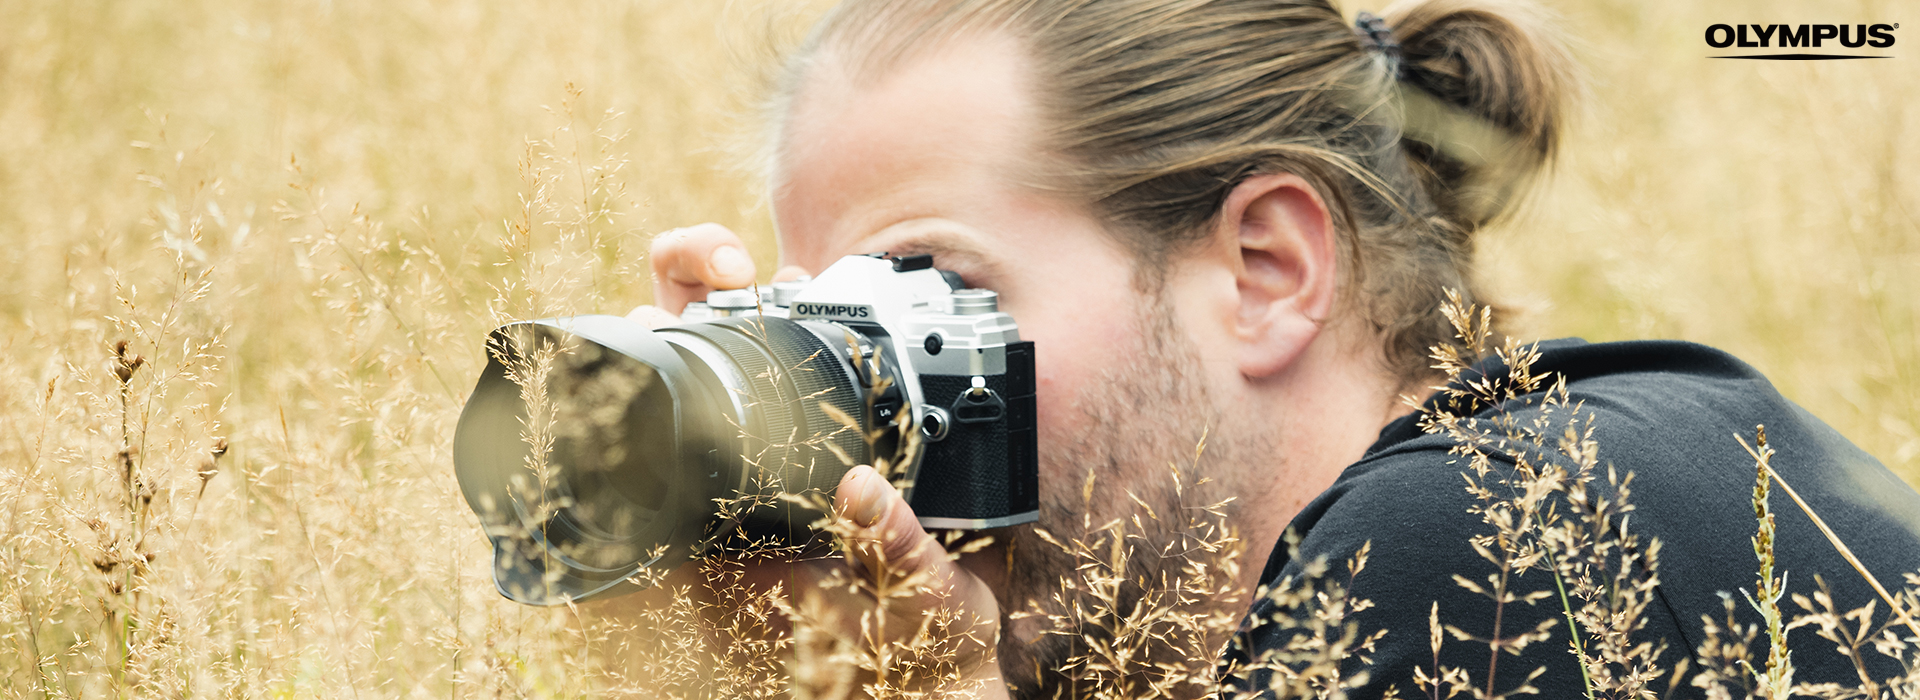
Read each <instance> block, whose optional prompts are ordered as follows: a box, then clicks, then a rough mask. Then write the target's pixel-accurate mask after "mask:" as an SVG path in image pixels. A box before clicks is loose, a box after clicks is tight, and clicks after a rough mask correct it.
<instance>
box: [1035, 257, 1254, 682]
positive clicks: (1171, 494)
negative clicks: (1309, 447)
mask: <svg viewBox="0 0 1920 700" xmlns="http://www.w3.org/2000/svg"><path fill="white" fill-rule="evenodd" d="M1136 313H1137V315H1138V320H1139V324H1140V325H1139V327H1140V328H1141V329H1142V333H1141V334H1140V338H1139V340H1138V342H1137V344H1136V346H1135V347H1134V348H1132V350H1133V352H1131V353H1124V354H1121V355H1119V357H1121V358H1127V361H1123V362H1121V363H1117V364H1118V368H1117V369H1114V370H1110V371H1108V372H1106V373H1105V374H1104V376H1102V377H1101V381H1099V382H1098V383H1097V384H1096V385H1095V386H1093V387H1091V388H1089V389H1086V390H1084V391H1082V392H1081V393H1080V395H1079V397H1078V398H1077V400H1076V401H1075V403H1074V406H1073V410H1075V411H1077V412H1079V413H1080V414H1082V416H1083V425H1085V426H1086V427H1085V429H1084V430H1083V431H1082V432H1081V433H1080V434H1078V435H1072V436H1050V437H1052V440H1050V442H1052V443H1053V444H1054V445H1055V446H1054V447H1052V448H1051V449H1048V448H1046V447H1043V448H1042V451H1041V466H1040V469H1041V474H1042V475H1043V477H1042V478H1043V479H1048V481H1047V483H1046V484H1045V485H1044V486H1043V487H1042V488H1041V494H1042V496H1041V499H1040V521H1039V523H1038V525H1037V526H1038V527H1039V528H1043V529H1045V530H1046V531H1047V532H1049V533H1052V534H1053V535H1054V536H1055V539H1056V540H1058V541H1061V542H1073V541H1074V540H1075V539H1081V540H1082V541H1086V539H1085V538H1086V536H1087V535H1088V534H1089V530H1092V529H1098V528H1100V527H1101V526H1102V525H1105V524H1107V523H1109V522H1112V521H1114V520H1120V519H1128V522H1129V525H1131V523H1132V522H1133V517H1134V516H1135V515H1136V514H1137V515H1139V516H1140V517H1139V518H1138V523H1139V528H1138V529H1137V530H1129V532H1130V534H1137V535H1139V537H1140V538H1139V539H1134V540H1130V541H1129V544H1130V545H1131V547H1132V552H1133V554H1132V556H1129V557H1127V560H1126V572H1125V574H1126V579H1127V580H1132V581H1162V580H1166V579H1163V576H1165V577H1174V576H1179V575H1181V572H1180V571H1178V567H1180V565H1181V564H1183V563H1184V562H1185V561H1187V560H1186V559H1183V558H1162V557H1161V556H1160V555H1159V553H1160V552H1163V551H1174V550H1170V549H1169V547H1170V546H1173V545H1176V544H1178V543H1180V541H1181V540H1182V538H1184V537H1187V536H1189V535H1190V534H1191V533H1190V532H1189V529H1188V527H1187V523H1188V514H1189V513H1191V512H1192V511H1191V509H1193V508H1197V507H1205V506H1210V505H1213V504H1216V503H1219V502H1221V501H1222V500H1224V499H1225V498H1227V497H1228V496H1229V495H1230V494H1232V493H1235V492H1238V491H1240V489H1238V488H1236V486H1237V482H1238V481H1239V480H1240V479H1242V478H1244V477H1242V476H1239V475H1245V474H1252V473H1257V472H1259V471H1264V470H1266V469H1269V468H1271V467H1272V466H1274V465H1268V464H1262V463H1261V462H1277V460H1278V458H1279V452H1278V451H1277V450H1276V449H1274V447H1275V445H1274V440H1273V439H1272V437H1271V436H1270V435H1268V434H1267V433H1266V432H1265V431H1263V430H1260V429H1259V428H1260V427H1261V426H1260V425H1259V422H1258V421H1257V417H1250V416H1238V415H1232V413H1231V411H1225V410H1222V409H1221V408H1220V407H1217V406H1215V404H1214V402H1213V399H1212V398H1211V397H1210V395H1209V392H1208V391H1207V387H1206V386H1205V385H1204V383H1203V382H1201V381H1199V380H1198V379H1197V378H1196V377H1195V376H1193V375H1195V374H1197V373H1198V368H1199V357H1198V353H1196V352H1195V351H1194V348H1193V347H1192V345H1191V344H1190V343H1187V342H1185V341H1184V339H1185V335H1184V334H1182V333H1181V332H1180V329H1179V328H1178V325H1177V322H1176V319H1175V316H1174V315H1173V313H1172V309H1171V308H1170V307H1169V306H1168V304H1167V303H1166V300H1165V298H1164V295H1162V294H1155V295H1148V296H1147V297H1146V299H1145V300H1144V301H1143V303H1142V304H1141V305H1140V307H1139V308H1138V310H1137V311H1136ZM1250 419H1251V420H1250ZM1203 437H1204V439H1205V452H1204V455H1202V456H1201V458H1200V459H1199V461H1198V465H1197V467H1198V468H1197V469H1195V468H1194V467H1195V466H1196V465H1195V464H1194V461H1195V459H1194V458H1195V453H1194V450H1195V447H1196V446H1197V445H1199V444H1200V442H1201V440H1202V439H1203ZM1175 464H1178V465H1181V466H1182V467H1183V468H1184V470H1185V473H1184V474H1183V475H1182V476H1181V481H1182V482H1184V483H1185V484H1186V486H1185V488H1184V493H1181V492H1180V491H1179V490H1177V489H1176V486H1175V481H1174V475H1173V473H1172V468H1173V465H1175ZM1090 470H1091V472H1092V477H1093V479H1094V483H1093V487H1092V496H1091V498H1084V499H1083V497H1082V489H1081V486H1082V484H1083V483H1084V481H1083V480H1084V479H1086V478H1087V477H1088V476H1089V471H1090ZM1203 477H1206V478H1210V479H1211V480H1210V481H1208V482H1207V483H1204V484H1195V483H1194V482H1196V481H1200V480H1201V478H1203ZM1128 493H1132V495H1133V496H1135V497H1137V498H1139V499H1140V500H1141V501H1143V502H1145V503H1146V504H1147V506H1148V507H1149V508H1150V509H1151V510H1152V511H1153V513H1154V514H1156V515H1157V516H1158V517H1146V514H1145V513H1144V512H1142V510H1141V509H1140V507H1139V506H1138V505H1136V504H1134V503H1133V501H1132V499H1129V498H1128V497H1127V494H1128ZM1240 505H1242V504H1237V503H1236V504H1231V505H1230V506H1229V510H1228V511H1227V512H1228V513H1229V514H1230V513H1231V512H1232V510H1231V509H1232V508H1234V507H1237V506H1240ZM1007 539H1008V542H1009V544H1008V555H1007V556H1008V564H1009V566H1008V579H1007V589H1006V591H1004V597H1003V598H1002V599H1001V608H1002V610H1003V619H1002V622H1001V630H1002V634H1001V642H1000V648H999V656H1000V667H1001V670H1002V673H1003V675H1004V676H1005V677H1006V678H1007V679H1008V680H1009V681H1010V682H1011V683H1012V684H1013V688H1014V695H1015V697H1017V698H1056V697H1078V696H1079V695H1082V694H1084V692H1076V691H1085V690H1087V689H1086V688H1076V685H1079V684H1080V682H1079V681H1077V680H1076V678H1075V677H1074V674H1072V673H1071V672H1066V671H1063V670H1062V669H1063V667H1064V666H1066V665H1067V664H1068V663H1069V662H1071V661H1073V660H1075V659H1076V658H1079V659H1085V658H1086V656H1087V653H1088V651H1089V650H1090V646H1089V644H1088V643H1087V642H1086V640H1085V639H1084V638H1083V637H1082V635H1086V634H1092V635H1095V638H1096V639H1099V638H1100V637H1099V636H1098V635H1101V634H1102V632H1101V631H1100V630H1099V629H1097V627H1096V626H1094V625H1088V624H1085V623H1086V622H1087V621H1086V620H1073V619H1068V620H1067V623H1068V624H1070V625H1073V627H1071V628H1067V629H1060V628H1059V625H1055V624H1052V623H1050V622H1049V621H1048V618H1047V615H1049V614H1053V615H1068V612H1067V611H1068V610H1069V609H1070V607H1069V606H1070V604H1071V603H1072V602H1073V601H1074V598H1075V597H1081V598H1084V597H1085V594H1084V593H1082V592H1080V591H1078V590H1070V589H1068V588H1067V586H1066V585H1065V581H1066V579H1067V577H1073V576H1080V575H1081V573H1080V571H1078V570H1077V569H1078V568H1079V567H1080V566H1081V565H1082V564H1084V563H1086V562H1087V560H1086V559H1085V558H1081V557H1076V556H1075V555H1074V553H1072V552H1068V551H1065V550H1063V549H1061V547H1059V546H1056V545H1054V544H1052V543H1049V542H1047V541H1046V540H1044V539H1042V538H1041V537H1040V535H1039V533H1038V532H1036V531H1035V529H1034V528H1015V529H1014V530H1013V532H1012V533H1011V534H1010V535H1008V536H1007ZM1256 548H1257V544H1256ZM1095 554H1096V555H1104V554H1105V552H1098V553H1095ZM1139 595H1140V591H1138V590H1133V591H1129V592H1126V593H1125V594H1124V597H1123V600H1122V601H1121V602H1122V608H1121V610H1120V611H1119V612H1118V615H1119V616H1124V615H1126V614H1127V613H1128V612H1130V610H1129V608H1131V606H1132V604H1133V603H1135V602H1137V601H1138V600H1139ZM1087 602H1091V601H1087ZM1216 604H1218V603H1216ZM1083 609H1084V608H1083ZM1234 612H1236V613H1237V612H1238V611H1237V610H1236V611H1234ZM1216 636H1220V640H1221V641H1224V639H1225V637H1224V636H1223V635H1216ZM1145 651H1147V652H1148V654H1147V655H1146V658H1144V659H1143V663H1142V665H1143V666H1144V665H1147V664H1151V663H1154V662H1164V663H1168V664H1172V665H1173V666H1174V667H1178V668H1188V669H1196V670H1198V669H1204V668H1210V667H1211V665H1212V664H1213V662H1214V661H1215V660H1216V659H1214V658H1202V659H1192V658H1155V657H1156V656H1157V657H1166V656H1168V655H1169V654H1170V653H1171V650H1169V649H1167V648H1164V647H1162V648H1158V649H1153V648H1149V649H1146V650H1145ZM1209 651H1210V652H1217V651H1218V650H1217V649H1213V648H1211V647H1209ZM1215 655H1217V654H1215ZM1182 687H1190V688H1193V689H1194V690H1195V691H1196V693H1199V692H1200V691H1203V690H1205V689H1204V688H1202V687H1200V686H1195V685H1183V686H1182Z"/></svg>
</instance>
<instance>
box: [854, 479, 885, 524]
mask: <svg viewBox="0 0 1920 700" xmlns="http://www.w3.org/2000/svg"><path fill="white" fill-rule="evenodd" d="M861 481H862V483H861V484H860V499H859V502H858V503H856V504H854V513H853V520H854V522H857V523H860V526H861V527H873V526H874V525H877V524H879V523H880V517H881V516H883V515H886V514H887V503H888V500H889V498H888V497H890V496H892V495H893V494H892V491H893V485H892V484H889V483H887V480H886V479H883V478H881V477H880V475H879V474H877V473H876V474H870V475H868V476H867V477H866V478H864V479H861Z"/></svg>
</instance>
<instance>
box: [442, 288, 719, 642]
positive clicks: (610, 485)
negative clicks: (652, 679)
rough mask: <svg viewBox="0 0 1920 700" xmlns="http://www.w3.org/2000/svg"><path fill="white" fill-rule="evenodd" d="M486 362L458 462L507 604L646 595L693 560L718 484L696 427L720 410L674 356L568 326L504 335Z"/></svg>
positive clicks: (459, 438)
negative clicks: (658, 578)
mask: <svg viewBox="0 0 1920 700" xmlns="http://www.w3.org/2000/svg"><path fill="white" fill-rule="evenodd" d="M487 354H488V359H487V366H486V369H485V370H484V371H483V372H482V373H481V375H480V380H479V382H478V384H477V385H476V386H475V387H474V391H473V396H472V398H470V399H469V400H468V401H467V405H466V408H465V410H464V411H462V413H461V414H460V423H459V425H458V427H457V428H456V429H455V433H454V450H453V460H454V469H455V472H456V474H457V475H458V478H459V481H460V490H461V492H462V493H463V494H464V495H465V497H466V499H467V503H468V505H470V506H471V507H472V508H473V510H474V513H476V514H477V515H478V516H479V518H480V521H481V525H482V527H483V528H484V529H485V531H486V533H487V536H488V538H489V539H491V540H492V542H493V548H494V566H493V570H494V581H495V583H496V585H497V586H498V587H499V590H500V593H501V594H502V595H504V596H506V597H507V598H509V599H512V600H515V601H518V602H522V603H529V604H535V605H553V604H559V603H563V602H566V601H569V600H578V599H581V598H585V597H587V596H592V595H597V594H602V593H617V592H620V591H622V590H623V589H625V590H631V589H638V588H644V587H645V583H644V582H645V581H647V580H649V579H651V578H652V577H653V576H654V575H655V574H658V575H664V574H665V573H666V572H668V571H670V570H671V569H672V568H674V567H675V566H678V565H679V564H681V563H682V562H685V561H687V560H688V559H690V558H691V557H692V556H694V554H695V548H696V546H697V545H698V544H699V543H700V541H701V539H702V538H703V536H704V535H705V534H706V532H705V530H706V527H707V523H708V521H709V520H710V519H711V517H712V511H713V508H712V503H713V499H714V498H715V497H716V496H717V495H718V494H719V489H720V486H721V485H720V481H721V476H722V475H721V473H720V472H721V470H720V469H718V468H716V467H717V465H715V464H709V463H708V462H710V461H713V460H714V459H715V457H714V456H713V454H714V452H715V450H713V449H711V448H710V447H709V446H705V445H700V444H697V443H699V442H701V441H702V436H707V435H711V434H713V433H714V429H713V428H712V427H711V426H701V425H690V423H702V422H705V420H706V417H709V416H716V415H717V412H716V411H714V410H712V406H713V401H712V397H710V396H708V395H707V394H708V393H709V392H708V390H707V389H706V388H705V387H703V386H701V383H700V381H698V379H697V378H696V376H695V374H694V370H693V369H692V368H691V367H689V365H688V364H687V362H686V360H685V359H684V358H683V357H682V356H681V354H680V352H678V351H676V350H675V349H674V347H673V346H672V345H670V344H669V343H667V342H666V341H665V340H663V339H661V338H660V337H659V336H658V335H656V334H655V333H653V332H652V331H651V330H649V329H647V328H646V327H645V326H642V325H640V324H638V323H635V322H633V321H630V320H627V319H625V318H621V317H618V316H572V317H565V318H552V319H543V320H538V321H526V322H521V323H513V324H509V325H506V326H502V327H500V328H498V329H496V330H495V331H494V332H493V333H492V334H491V335H490V336H489V339H488V353H487ZM516 380H518V381H516ZM529 399H531V400H532V402H533V404H534V406H535V408H536V409H539V410H538V412H535V411H530V410H529ZM563 411H565V412H568V413H566V414H562V413H561V412H563ZM536 413H537V414H536ZM536 443H539V444H542V445H543V448H544V449H542V450H539V451H536V450H534V449H533V445H534V444H536ZM631 445H641V446H644V448H645V449H628V446H631ZM536 452H538V454H536ZM707 475H712V476H711V477H708V476H707ZM703 477H705V478H703Z"/></svg>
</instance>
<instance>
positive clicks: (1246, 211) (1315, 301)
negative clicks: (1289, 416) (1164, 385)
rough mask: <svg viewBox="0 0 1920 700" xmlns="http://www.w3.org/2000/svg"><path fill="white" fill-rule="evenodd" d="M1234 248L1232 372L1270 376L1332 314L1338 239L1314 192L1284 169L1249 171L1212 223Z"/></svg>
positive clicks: (1302, 350) (1297, 354)
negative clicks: (1235, 299)
mask: <svg viewBox="0 0 1920 700" xmlns="http://www.w3.org/2000/svg"><path fill="white" fill-rule="evenodd" d="M1218 226H1219V227H1220V229H1219V230H1218V231H1217V233H1218V234H1220V235H1221V237H1222V239H1224V240H1222V242H1223V243H1226V244H1227V245H1237V246H1238V249H1239V255H1238V256H1237V266H1236V269H1235V274H1236V282H1237V287H1238V290H1237V291H1238V298H1239V302H1240V309H1239V313H1238V315H1237V316H1236V319H1235V327H1234V331H1235V338H1236V341H1237V342H1238V343H1239V348H1238V351H1239V352H1238V355H1239V364H1240V373H1241V374H1243V375H1246V376H1248V377H1266V376H1271V375H1274V374H1278V373H1280V372H1282V371H1284V370H1285V369H1287V368H1288V367H1289V366H1291V365H1292V364H1293V363H1294V362H1295V361H1297V360H1298V359H1300V357H1301V356H1302V355H1303V354H1304V353H1305V352H1306V349H1307V347H1308V346H1309V345H1311V344H1312V343H1313V340H1314V339H1315V338H1317V337H1319V335H1320V333H1321V331H1322V329H1323V327H1324V325H1325V322H1326V320H1327V319H1328V318H1329V316H1330V315H1331V314H1332V313H1333V304H1334V295H1335V292H1336V279H1335V278H1336V275H1337V270H1336V267H1337V260H1338V258H1339V255H1338V249H1337V247H1336V246H1337V245H1338V240H1337V236H1336V234H1335V231H1334V228H1333V216H1332V214H1331V213H1329V212H1328V210H1327V203H1326V200H1325V199H1322V198H1321V196H1320V193H1319V192H1318V191H1316V190H1315V189H1314V188H1313V185H1312V184H1311V183H1309V182H1307V180H1306V179H1305V178H1302V177H1300V176H1298V175H1294V174H1291V173H1275V174H1267V175H1255V176H1253V177H1250V178H1247V179H1246V180H1243V181H1241V182H1240V184H1239V185H1236V186H1235V187H1234V188H1233V191H1232V192H1230V193H1228V195H1227V200H1226V203H1225V204H1224V205H1223V206H1222V208H1221V212H1220V218H1219V220H1218Z"/></svg>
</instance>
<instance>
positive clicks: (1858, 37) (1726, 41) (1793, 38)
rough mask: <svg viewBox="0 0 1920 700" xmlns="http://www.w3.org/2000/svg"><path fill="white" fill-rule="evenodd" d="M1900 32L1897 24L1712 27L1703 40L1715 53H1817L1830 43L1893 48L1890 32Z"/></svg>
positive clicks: (1813, 56)
mask: <svg viewBox="0 0 1920 700" xmlns="http://www.w3.org/2000/svg"><path fill="white" fill-rule="evenodd" d="M1899 28H1900V24H1899V23H1897V22H1896V23H1893V24H1715V25H1711V26H1709V27H1707V34H1706V39H1707V45H1708V46H1711V47H1713V48H1716V49H1725V48H1741V49H1768V48H1775V47H1778V48H1813V49H1818V48H1822V47H1823V46H1826V45H1829V42H1833V41H1838V42H1839V43H1840V45H1841V46H1843V47H1846V48H1850V49H1857V48H1861V47H1867V48H1875V49H1884V48H1889V47H1892V46H1893V42H1894V37H1893V31H1894V30H1896V29H1899ZM1709 58H1745V59H1758V60H1774V61H1782V60H1785V61H1822V60H1835V59H1849V58H1890V57H1889V56H1864V55H1857V54H1836V53H1775V54H1747V55H1731V56H1709Z"/></svg>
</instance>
